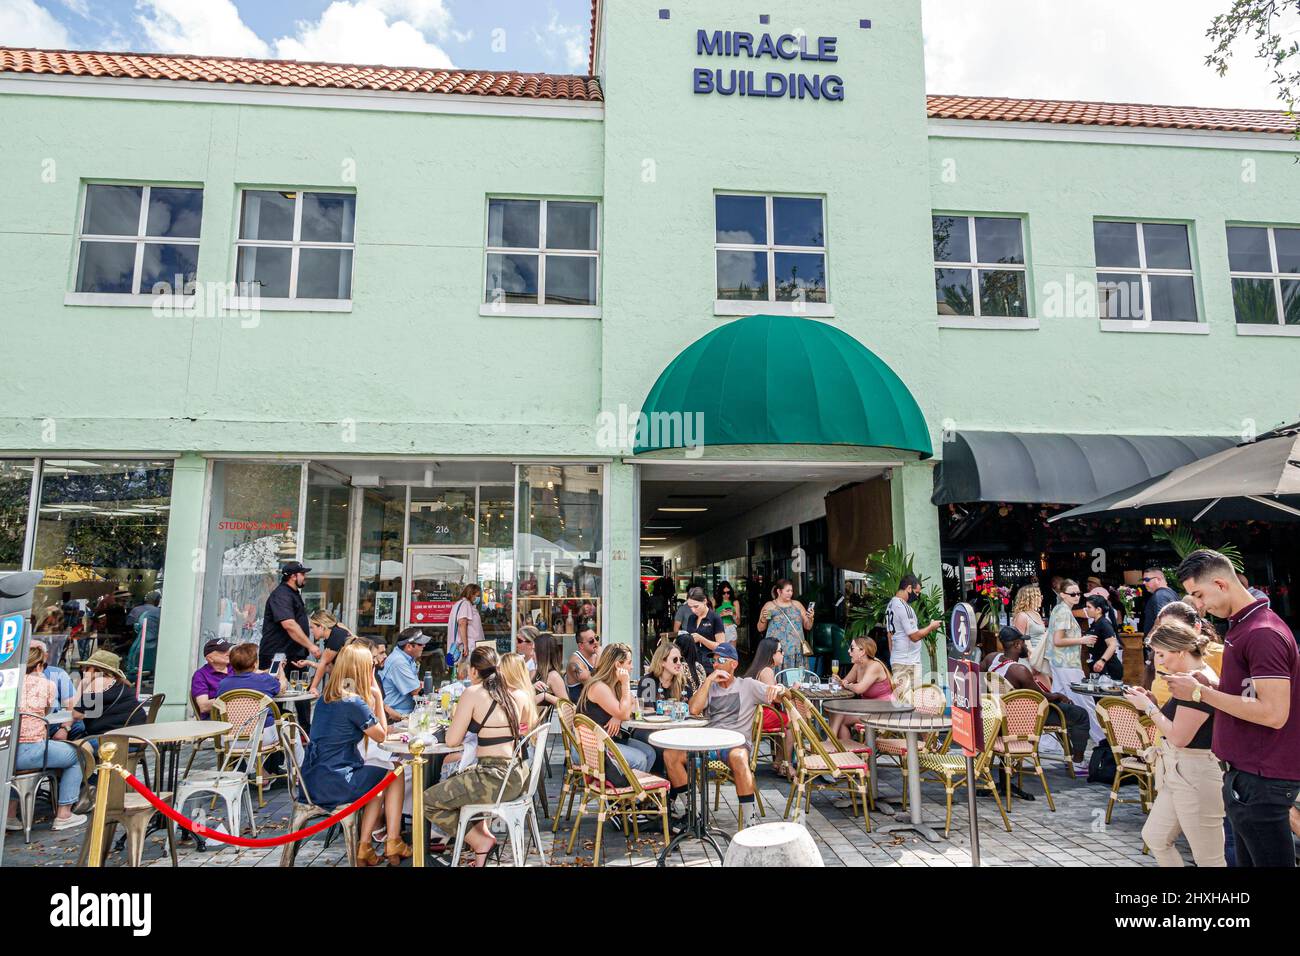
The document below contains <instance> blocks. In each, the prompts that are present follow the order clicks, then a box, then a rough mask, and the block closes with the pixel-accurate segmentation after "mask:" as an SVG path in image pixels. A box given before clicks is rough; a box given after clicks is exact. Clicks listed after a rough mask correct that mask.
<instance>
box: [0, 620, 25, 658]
mask: <svg viewBox="0 0 1300 956" xmlns="http://www.w3.org/2000/svg"><path fill="white" fill-rule="evenodd" d="M22 639H23V615H21V614H7V615H5V616H4V617H2V618H0V664H4V663H5V662H7V661H8V660H9V658H11V657H13V656H14V651H16V650H18V646H19V645H20V644H21V643H22Z"/></svg>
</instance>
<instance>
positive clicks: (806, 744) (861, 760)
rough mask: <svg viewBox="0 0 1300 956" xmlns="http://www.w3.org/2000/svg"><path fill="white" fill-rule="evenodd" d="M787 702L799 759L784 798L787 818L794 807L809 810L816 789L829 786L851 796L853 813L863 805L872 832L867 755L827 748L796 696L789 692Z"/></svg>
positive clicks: (863, 813)
mask: <svg viewBox="0 0 1300 956" xmlns="http://www.w3.org/2000/svg"><path fill="white" fill-rule="evenodd" d="M784 706H785V711H786V713H787V714H788V715H789V716H790V725H791V727H792V728H793V729H794V745H795V752H796V754H797V755H798V763H797V766H796V767H795V768H794V780H795V783H794V786H793V787H791V788H790V795H789V796H788V797H787V798H786V801H785V814H784V816H785V818H786V819H789V817H790V808H791V807H799V808H800V809H801V810H802V812H803V813H804V814H807V812H808V808H809V806H810V805H811V802H812V793H813V791H814V790H829V791H832V792H834V793H843V794H846V795H847V796H848V798H849V801H850V805H851V807H852V810H853V815H854V816H857V813H858V806H859V805H861V807H862V818H863V821H864V823H865V825H866V828H867V832H868V833H870V832H871V813H870V810H869V809H868V803H869V800H870V797H869V795H868V794H869V789H870V788H869V787H868V786H867V784H868V782H869V777H868V773H869V765H868V763H867V755H866V754H858V753H852V752H851V751H848V750H828V749H827V747H826V745H825V743H824V742H823V741H822V739H821V738H820V736H819V735H818V734H817V732H816V731H815V730H814V729H813V727H812V725H811V723H810V722H809V721H808V719H806V718H805V717H803V715H802V714H800V712H799V706H798V704H797V701H796V699H795V698H793V697H792V696H791V695H789V694H787V695H786V696H785V700H784ZM812 713H816V708H813V710H812Z"/></svg>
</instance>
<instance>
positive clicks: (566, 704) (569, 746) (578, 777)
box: [551, 700, 583, 833]
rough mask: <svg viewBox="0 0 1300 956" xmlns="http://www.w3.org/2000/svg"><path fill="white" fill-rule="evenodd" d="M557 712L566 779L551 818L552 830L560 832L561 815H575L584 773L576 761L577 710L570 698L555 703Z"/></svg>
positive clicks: (566, 817) (567, 817)
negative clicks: (574, 718)
mask: <svg viewBox="0 0 1300 956" xmlns="http://www.w3.org/2000/svg"><path fill="white" fill-rule="evenodd" d="M555 713H556V714H557V715H558V716H559V718H560V742H561V743H562V744H563V746H564V780H563V781H562V782H561V784H560V796H559V798H558V799H557V800H556V801H555V815H554V816H553V817H552V818H551V832H552V833H559V832H560V815H561V814H563V815H564V819H565V820H566V821H567V820H569V819H570V818H572V816H573V801H574V800H576V799H577V798H578V793H579V792H580V791H581V790H582V787H583V783H582V773H581V771H580V770H579V769H578V765H577V764H576V763H575V762H574V754H576V753H577V752H578V738H577V735H576V734H574V732H573V715H574V714H575V713H576V710H575V708H574V706H573V703H572V702H571V701H568V700H562V701H560V702H559V703H557V704H556V705H555ZM566 797H567V798H568V801H569V802H568V809H565V803H564V801H565V798H566Z"/></svg>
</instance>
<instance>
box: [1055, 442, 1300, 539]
mask: <svg viewBox="0 0 1300 956" xmlns="http://www.w3.org/2000/svg"><path fill="white" fill-rule="evenodd" d="M1097 514H1111V515H1117V516H1123V515H1125V514H1130V515H1133V516H1139V517H1152V518H1182V519H1186V520H1190V521H1200V520H1202V519H1210V520H1214V521H1297V520H1300V422H1298V423H1296V424H1294V425H1288V426H1286V427H1285V428H1279V429H1276V430H1275V431H1271V432H1268V433H1266V434H1264V435H1261V436H1259V438H1257V439H1256V440H1255V441H1252V442H1242V443H1241V444H1239V445H1236V446H1234V447H1232V448H1228V449H1225V450H1224V451H1221V452H1217V453H1216V454H1213V455H1209V456H1207V457H1205V458H1202V459H1200V460H1198V461H1194V462H1191V463H1190V464H1186V465H1183V466H1181V467H1179V468H1175V469H1174V470H1173V471H1170V472H1167V473H1166V474H1163V475H1160V476H1159V477H1157V478H1151V479H1148V480H1147V481H1143V482H1140V483H1139V484H1136V485H1133V486H1132V487H1130V488H1125V489H1124V490H1123V491H1117V492H1115V493H1114V494H1110V495H1106V496H1105V497H1104V498H1098V499H1097V500H1096V501H1094V502H1091V503H1090V504H1086V505H1080V506H1079V507H1078V508H1072V509H1071V510H1069V511H1065V512H1062V513H1061V514H1059V515H1056V516H1054V517H1053V518H1051V519H1049V520H1051V521H1061V520H1062V519H1066V518H1082V517H1084V516H1087V515H1097Z"/></svg>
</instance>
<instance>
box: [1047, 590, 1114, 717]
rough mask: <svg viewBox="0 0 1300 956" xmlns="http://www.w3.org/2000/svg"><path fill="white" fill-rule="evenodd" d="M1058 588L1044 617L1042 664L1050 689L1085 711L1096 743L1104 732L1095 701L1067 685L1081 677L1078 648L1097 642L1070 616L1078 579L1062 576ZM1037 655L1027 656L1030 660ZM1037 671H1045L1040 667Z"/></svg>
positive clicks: (1078, 593) (1075, 602) (1076, 598)
mask: <svg viewBox="0 0 1300 956" xmlns="http://www.w3.org/2000/svg"><path fill="white" fill-rule="evenodd" d="M1060 587H1061V590H1060V591H1059V592H1057V595H1056V596H1057V602H1056V606H1055V607H1053V608H1052V613H1051V616H1050V617H1048V619H1047V637H1046V641H1047V650H1046V654H1045V655H1044V656H1043V663H1044V664H1045V665H1046V666H1047V667H1050V670H1051V675H1052V690H1053V692H1055V693H1057V694H1064V695H1065V696H1066V697H1068V698H1070V700H1072V701H1074V702H1075V703H1076V704H1078V705H1079V706H1080V707H1082V708H1083V709H1084V710H1086V711H1087V712H1088V724H1089V736H1091V737H1092V739H1093V741H1094V742H1100V741H1101V740H1103V739H1104V737H1105V735H1104V734H1103V733H1102V729H1101V724H1099V723H1098V722H1097V706H1096V702H1095V701H1094V700H1093V699H1092V698H1091V697H1089V696H1087V695H1086V694H1080V693H1079V692H1078V691H1077V690H1075V689H1074V688H1072V687H1071V686H1070V684H1071V683H1072V682H1074V681H1081V680H1083V677H1084V674H1083V656H1082V652H1081V651H1080V650H1079V648H1080V647H1092V645H1093V644H1095V643H1097V638H1096V636H1095V635H1092V634H1084V633H1083V631H1082V629H1081V628H1080V627H1079V621H1078V619H1077V618H1076V617H1075V616H1074V609H1075V607H1077V606H1078V604H1079V601H1080V599H1081V598H1082V595H1083V591H1082V590H1081V589H1080V588H1079V584H1078V582H1076V581H1071V580H1070V579H1069V578H1065V579H1063V580H1062V581H1061V585H1060ZM1037 656H1038V655H1031V659H1032V658H1036V657H1037ZM1040 671H1041V672H1042V673H1047V671H1046V670H1043V669H1041V668H1040Z"/></svg>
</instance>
